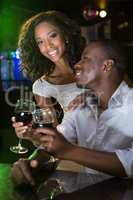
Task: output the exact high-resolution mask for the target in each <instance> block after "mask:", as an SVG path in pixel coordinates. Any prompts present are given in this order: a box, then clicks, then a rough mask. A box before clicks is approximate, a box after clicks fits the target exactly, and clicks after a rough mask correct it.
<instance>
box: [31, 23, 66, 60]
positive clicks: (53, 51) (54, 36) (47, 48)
mask: <svg viewBox="0 0 133 200" xmlns="http://www.w3.org/2000/svg"><path fill="white" fill-rule="evenodd" d="M34 35H35V40H36V43H37V45H38V47H39V49H40V52H41V54H42V55H44V56H45V57H47V58H49V59H50V60H51V61H52V62H54V63H57V62H59V61H60V60H61V59H62V58H63V56H64V52H65V44H64V41H63V38H62V36H61V34H60V31H59V29H58V28H56V27H55V26H54V25H52V24H50V23H47V22H41V23H40V24H38V25H37V26H36V28H35V31H34Z"/></svg>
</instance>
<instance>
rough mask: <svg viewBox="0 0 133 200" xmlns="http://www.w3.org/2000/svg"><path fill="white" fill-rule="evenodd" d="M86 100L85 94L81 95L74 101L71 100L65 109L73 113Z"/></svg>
mask: <svg viewBox="0 0 133 200" xmlns="http://www.w3.org/2000/svg"><path fill="white" fill-rule="evenodd" d="M85 100H86V93H82V94H80V95H78V96H77V97H76V98H75V99H74V100H72V101H71V102H70V103H69V105H68V107H67V111H73V110H75V109H76V108H77V107H78V106H79V105H84V103H85Z"/></svg>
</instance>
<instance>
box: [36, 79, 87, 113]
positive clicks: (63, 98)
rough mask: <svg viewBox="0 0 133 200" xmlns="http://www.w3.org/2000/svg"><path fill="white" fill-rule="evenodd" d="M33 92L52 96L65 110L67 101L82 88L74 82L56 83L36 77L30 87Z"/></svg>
mask: <svg viewBox="0 0 133 200" xmlns="http://www.w3.org/2000/svg"><path fill="white" fill-rule="evenodd" d="M32 90H33V93H34V94H37V95H40V96H44V97H47V98H50V97H54V98H55V99H56V100H57V101H58V103H59V104H60V105H61V107H62V109H63V110H64V111H65V110H66V108H67V107H68V105H69V103H70V102H71V101H72V100H73V99H75V97H76V96H78V95H79V94H81V93H83V92H84V90H83V89H80V88H78V87H77V86H76V83H75V82H74V83H69V84H64V85H56V84H51V83H49V82H47V81H46V80H44V79H38V80H37V81H35V82H34V84H33V87H32Z"/></svg>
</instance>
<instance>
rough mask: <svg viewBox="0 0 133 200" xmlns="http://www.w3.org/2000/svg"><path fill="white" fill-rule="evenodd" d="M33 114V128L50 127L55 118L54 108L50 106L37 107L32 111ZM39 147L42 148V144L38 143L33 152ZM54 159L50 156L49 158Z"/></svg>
mask: <svg viewBox="0 0 133 200" xmlns="http://www.w3.org/2000/svg"><path fill="white" fill-rule="evenodd" d="M32 116H33V125H32V127H33V128H35V129H36V128H52V127H53V125H54V122H55V119H56V115H55V110H54V109H51V108H37V109H35V110H34V111H33V113H32ZM39 149H44V150H45V147H44V145H39V146H38V147H37V148H36V150H35V152H37V151H38V150H39ZM52 159H53V160H55V159H54V158H53V157H52V156H51V160H52Z"/></svg>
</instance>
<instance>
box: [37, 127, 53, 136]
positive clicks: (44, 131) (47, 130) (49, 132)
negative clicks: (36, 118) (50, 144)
mask: <svg viewBox="0 0 133 200" xmlns="http://www.w3.org/2000/svg"><path fill="white" fill-rule="evenodd" d="M35 133H36V134H37V133H42V134H46V135H55V130H54V129H51V128H37V129H36V131H35Z"/></svg>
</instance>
